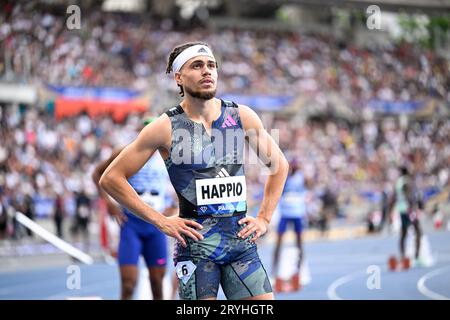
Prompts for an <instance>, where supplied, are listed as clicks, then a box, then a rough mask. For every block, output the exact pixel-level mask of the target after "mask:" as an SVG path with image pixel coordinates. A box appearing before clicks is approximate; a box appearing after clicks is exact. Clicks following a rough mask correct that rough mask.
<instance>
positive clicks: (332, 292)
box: [327, 271, 362, 300]
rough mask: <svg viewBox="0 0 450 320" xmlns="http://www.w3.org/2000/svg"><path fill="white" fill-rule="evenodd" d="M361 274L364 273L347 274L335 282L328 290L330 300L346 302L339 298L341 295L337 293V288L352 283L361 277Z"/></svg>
mask: <svg viewBox="0 0 450 320" xmlns="http://www.w3.org/2000/svg"><path fill="white" fill-rule="evenodd" d="M361 274H362V272H361V271H358V272H354V273H350V274H347V275H345V276H343V277H340V278H338V279H336V280H334V281H333V282H332V283H331V284H330V286H329V287H328V289H327V296H328V299H330V300H344V299H343V298H341V297H339V295H338V294H337V292H336V290H337V288H338V287H340V286H342V285H343V284H345V283H347V282H350V281H352V280H354V279H355V278H357V277H359V276H361Z"/></svg>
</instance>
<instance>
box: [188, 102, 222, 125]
mask: <svg viewBox="0 0 450 320" xmlns="http://www.w3.org/2000/svg"><path fill="white" fill-rule="evenodd" d="M180 105H181V107H182V108H183V110H184V112H185V113H186V115H187V116H188V117H189V118H190V119H191V120H193V121H197V122H203V123H208V124H209V123H212V122H213V121H214V120H216V119H217V118H218V117H219V116H220V112H221V109H220V107H221V102H220V100H219V99H216V98H212V99H210V100H203V99H198V98H194V97H191V96H189V95H186V96H185V98H184V99H183V101H182V102H181V103H180Z"/></svg>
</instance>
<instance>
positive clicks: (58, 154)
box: [0, 5, 450, 238]
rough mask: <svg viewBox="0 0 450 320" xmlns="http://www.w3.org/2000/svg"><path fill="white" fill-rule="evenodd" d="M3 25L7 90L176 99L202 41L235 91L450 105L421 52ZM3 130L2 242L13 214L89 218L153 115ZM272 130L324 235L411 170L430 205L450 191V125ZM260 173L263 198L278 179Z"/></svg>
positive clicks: (129, 28) (41, 19)
mask: <svg viewBox="0 0 450 320" xmlns="http://www.w3.org/2000/svg"><path fill="white" fill-rule="evenodd" d="M0 17H1V19H0V46H1V50H0V78H2V79H3V80H7V81H14V82H28V83H37V82H44V83H50V84H57V85H76V86H79V85H87V86H126V87H132V88H134V89H148V86H149V83H153V84H155V85H156V87H154V88H152V90H154V91H155V92H160V91H167V92H169V93H171V94H172V95H176V94H177V92H178V89H177V87H176V85H175V83H174V81H173V80H172V78H171V77H169V76H167V75H165V69H166V59H167V56H168V54H169V53H170V50H171V48H173V47H174V46H175V45H177V44H180V43H183V42H187V41H191V40H199V39H201V40H205V41H206V42H208V43H209V44H210V45H211V46H212V48H213V49H214V50H215V52H216V53H217V56H218V60H219V67H220V71H219V72H220V73H219V79H220V80H219V92H221V93H234V92H236V93H248V94H252V93H256V94H271V95H272V94H275V95H276V94H296V95H297V94H298V95H302V94H305V95H306V94H315V93H320V92H328V91H335V92H337V93H339V94H340V95H341V96H343V97H344V98H346V99H347V101H349V102H350V103H354V104H358V103H359V101H361V100H368V99H372V98H378V99H381V100H386V101H394V100H395V101H397V100H402V101H410V100H414V99H418V98H421V97H437V98H440V99H442V100H445V101H446V102H447V103H450V90H448V88H449V87H450V76H449V75H450V72H449V68H450V64H449V61H448V60H447V59H444V58H441V57H438V56H436V55H435V53H434V52H432V51H428V50H424V49H419V48H416V47H414V46H411V45H408V44H402V45H394V44H392V46H391V47H389V48H379V49H367V48H358V47H356V46H354V45H353V44H352V43H351V42H350V41H349V42H348V43H340V42H338V41H335V40H333V39H332V38H327V37H324V36H317V35H316V36H313V35H306V34H300V33H295V32H285V33H280V32H277V33H276V32H273V33H268V32H264V33H260V32H257V31H248V30H237V29H227V30H221V31H220V32H211V31H209V30H208V29H193V30H187V31H183V32H179V31H177V30H174V29H173V28H172V25H171V23H170V21H158V22H156V21H145V20H144V19H142V17H134V16H129V15H117V14H108V13H103V12H98V11H94V12H86V13H84V14H83V20H82V29H81V30H72V31H71V30H68V29H67V28H66V27H65V19H63V18H62V17H55V16H52V15H50V14H48V13H39V12H26V11H23V10H21V7H20V5H17V6H14V7H12V8H11V10H9V11H5V12H2V13H0ZM166 107H167V108H169V107H171V106H170V105H168V106H166ZM0 124H1V126H0V141H1V144H0V238H1V237H6V236H15V235H16V233H15V231H14V227H13V226H12V225H11V224H8V223H7V221H8V218H7V215H6V213H5V212H6V211H7V210H8V208H15V209H17V210H19V211H22V212H23V213H25V214H26V215H27V216H29V217H30V218H34V217H36V216H37V217H49V216H52V217H54V218H55V221H57V220H58V219H61V217H59V218H58V215H61V214H63V215H65V216H76V214H77V203H79V202H83V203H87V201H86V200H85V199H86V197H87V198H88V199H90V200H92V204H90V206H91V208H92V207H93V206H94V204H93V203H94V202H93V200H95V199H96V198H97V191H96V188H95V186H94V185H93V182H92V180H91V176H90V174H91V172H92V171H93V168H94V166H95V165H96V164H97V163H98V162H99V161H101V160H103V159H105V158H107V157H109V155H110V152H111V151H112V149H113V148H115V147H118V146H121V145H124V144H126V143H129V142H130V141H131V140H132V139H133V138H134V137H135V136H136V131H135V130H136V128H137V127H138V126H139V125H140V117H139V116H138V115H131V116H129V117H128V118H127V119H126V121H125V122H124V123H120V124H119V123H114V122H113V120H111V119H110V118H108V117H99V118H96V119H91V118H89V117H88V116H87V115H85V114H82V115H78V116H76V117H72V118H68V119H64V120H61V121H57V120H56V119H55V118H54V116H53V114H51V113H49V112H47V111H43V110H41V109H40V108H34V107H33V106H22V105H14V104H4V105H0ZM267 126H268V127H269V128H275V129H278V130H280V136H279V138H280V139H279V142H280V147H281V148H282V149H283V151H284V152H285V153H286V155H287V156H288V158H289V160H290V161H296V162H298V163H299V164H300V168H301V170H302V171H303V172H304V174H305V177H306V180H307V188H308V192H309V195H308V197H307V198H308V200H307V201H308V204H309V206H308V208H309V209H308V210H309V212H308V213H309V217H310V223H311V224H312V225H314V224H317V225H320V223H321V221H322V222H323V220H324V219H325V218H324V217H323V213H322V212H323V211H324V210H322V209H323V208H324V207H326V206H332V207H333V210H332V211H333V215H334V216H347V215H349V211H348V208H351V205H352V204H355V203H360V202H361V201H365V202H373V203H377V204H378V203H379V202H380V201H381V200H380V199H381V195H382V193H383V192H387V193H392V191H393V183H394V181H395V179H396V178H397V176H398V168H399V166H401V165H407V166H408V167H409V168H410V169H411V170H412V172H413V173H414V175H415V178H416V180H417V181H418V182H417V183H418V186H419V188H420V190H422V191H423V196H424V197H425V198H430V199H431V197H432V196H434V195H436V194H438V193H439V192H441V191H442V190H444V189H445V188H449V187H450V186H449V175H450V171H449V168H450V121H449V119H437V120H433V119H430V120H424V121H421V122H409V123H408V122H402V121H399V119H398V118H395V117H386V118H381V119H373V120H364V121H362V122H360V123H349V122H347V121H345V120H339V121H338V120H336V119H330V118H325V119H321V120H311V119H310V120H306V121H304V122H298V121H294V120H292V119H288V118H285V117H282V116H279V117H278V116H275V117H273V119H272V120H271V121H270V123H268V124H267ZM248 173H249V176H248V181H249V185H250V186H251V187H250V188H251V190H252V193H253V197H254V198H255V199H256V198H257V197H258V196H259V195H260V193H261V187H262V182H263V179H264V177H262V176H261V175H258V172H257V171H255V170H252V169H250V170H249V172H248ZM258 193H259V195H258ZM80 199H81V200H80ZM446 201H447V202H448V199H446ZM57 207H58V208H60V209H58V210H55V208H57ZM356 207H360V206H358V205H356ZM61 208H63V209H61ZM61 212H63V213H61ZM16 236H17V235H16ZM61 236H63V235H61Z"/></svg>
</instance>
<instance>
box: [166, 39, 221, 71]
mask: <svg viewBox="0 0 450 320" xmlns="http://www.w3.org/2000/svg"><path fill="white" fill-rule="evenodd" d="M196 56H208V57H211V58H212V59H214V60H216V59H215V58H214V55H213V53H212V51H211V49H210V48H208V47H207V46H204V45H201V44H197V45H194V46H192V47H189V48H187V49H185V50H183V51H182V52H181V53H180V54H179V55H178V56H177V57H176V58H175V60H174V61H173V65H172V69H173V71H174V72H178V71H180V69H181V67H182V66H183V65H184V64H185V63H186V62H187V61H188V60H189V59H192V58H194V57H196Z"/></svg>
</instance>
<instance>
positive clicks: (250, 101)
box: [221, 94, 294, 111]
mask: <svg viewBox="0 0 450 320" xmlns="http://www.w3.org/2000/svg"><path fill="white" fill-rule="evenodd" d="M221 98H222V99H224V100H231V101H235V102H236V103H239V104H244V105H247V106H249V107H251V108H252V109H256V110H260V111H280V110H282V109H283V108H285V107H288V106H289V105H290V104H291V103H292V101H293V99H294V96H265V95H240V94H225V95H223V96H222V97H221Z"/></svg>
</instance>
